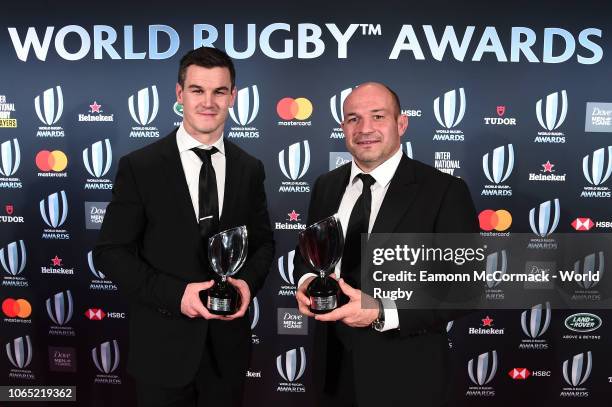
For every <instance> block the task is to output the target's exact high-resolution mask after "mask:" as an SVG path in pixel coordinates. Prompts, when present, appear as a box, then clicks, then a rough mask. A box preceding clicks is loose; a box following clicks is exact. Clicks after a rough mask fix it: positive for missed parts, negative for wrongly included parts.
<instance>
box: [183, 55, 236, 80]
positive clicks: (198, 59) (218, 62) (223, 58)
mask: <svg viewBox="0 0 612 407" xmlns="http://www.w3.org/2000/svg"><path fill="white" fill-rule="evenodd" d="M189 65H197V66H201V67H202V68H216V67H220V68H227V69H228V70H229V73H230V79H231V80H232V89H234V87H236V70H235V69H234V63H233V62H232V59H231V58H230V57H229V56H228V55H227V54H226V53H225V52H223V51H221V50H218V49H216V48H212V47H200V48H196V49H194V50H193V51H189V52H188V53H186V54H185V55H184V56H183V57H182V58H181V62H180V64H179V71H178V83H179V84H180V85H181V86H183V85H184V84H185V75H187V68H188V67H189Z"/></svg>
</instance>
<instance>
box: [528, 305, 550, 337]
mask: <svg viewBox="0 0 612 407" xmlns="http://www.w3.org/2000/svg"><path fill="white" fill-rule="evenodd" d="M549 326H550V303H549V302H546V305H545V309H544V310H543V309H542V304H537V305H534V306H533V307H531V309H528V310H527V311H523V312H522V313H521V327H522V328H523V332H524V333H525V335H527V336H528V337H529V338H532V339H536V338H539V337H540V336H542V335H544V334H545V333H546V331H547V330H548V327H549Z"/></svg>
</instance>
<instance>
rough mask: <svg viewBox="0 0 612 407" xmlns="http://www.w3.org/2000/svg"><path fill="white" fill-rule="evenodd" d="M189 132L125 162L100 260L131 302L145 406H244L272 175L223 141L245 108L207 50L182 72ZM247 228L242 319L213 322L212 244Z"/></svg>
mask: <svg viewBox="0 0 612 407" xmlns="http://www.w3.org/2000/svg"><path fill="white" fill-rule="evenodd" d="M176 97H177V101H178V103H181V104H182V105H183V123H182V124H181V126H180V127H179V128H178V129H176V130H174V131H173V132H172V133H170V134H169V135H168V136H166V137H164V138H163V139H161V140H159V141H158V142H156V143H153V144H151V145H148V146H146V147H144V148H142V149H140V150H137V151H134V152H132V153H130V154H128V155H126V156H124V157H122V158H121V160H120V161H119V169H118V172H117V178H116V180H115V184H114V188H113V198H112V202H111V203H110V204H109V205H108V208H107V210H106V215H105V218H104V223H103V225H102V230H101V232H100V236H99V240H98V244H97V245H96V247H95V250H94V259H95V262H96V265H97V266H98V267H99V268H100V270H101V271H102V272H103V273H104V274H106V275H108V276H109V277H110V278H111V279H112V280H113V281H117V282H118V286H119V290H120V291H121V292H122V294H123V295H125V296H126V298H128V299H129V301H130V306H131V307H130V312H129V314H128V315H129V316H130V335H129V337H130V346H129V358H128V371H129V372H130V373H131V374H132V375H133V376H134V377H135V379H136V383H137V392H138V399H139V404H140V405H143V406H202V405H206V406H214V405H233V406H240V405H241V402H242V400H241V399H242V393H243V385H244V381H245V376H246V370H247V367H248V361H249V356H250V349H251V348H250V345H251V333H250V326H249V321H248V318H246V317H245V312H246V311H247V309H248V306H249V303H250V301H251V299H252V298H253V297H254V296H255V294H256V293H257V291H258V290H259V289H260V288H261V286H262V285H263V283H264V280H265V278H266V275H267V273H268V271H269V268H270V264H271V262H272V258H273V256H274V241H273V237H272V231H271V228H270V219H269V216H268V209H267V203H266V195H265V190H264V178H265V174H264V167H263V165H262V163H261V162H260V161H259V160H257V159H256V158H254V157H252V156H250V155H248V154H247V153H246V152H244V151H243V150H241V149H240V148H239V147H237V146H236V145H234V144H233V143H231V142H229V141H227V140H224V138H223V128H224V124H225V121H226V119H227V116H228V108H230V107H232V106H233V104H234V99H235V97H236V87H235V72H234V66H233V63H232V61H231V59H230V58H229V57H228V56H227V55H226V54H225V53H224V52H222V51H219V50H216V49H214V48H199V49H196V50H193V51H191V52H189V53H188V54H186V55H185V56H184V57H183V58H182V59H181V62H180V68H179V79H178V83H177V85H176ZM241 225H246V226H247V230H248V257H247V260H246V263H245V264H244V266H243V267H242V269H241V270H240V271H239V272H238V274H236V275H235V276H234V278H230V279H229V281H230V282H231V284H233V285H234V286H235V287H236V289H237V290H238V292H239V295H240V304H241V305H240V307H239V309H238V310H237V311H236V313H234V314H232V315H228V316H218V315H215V314H212V313H210V312H209V311H208V309H207V308H206V307H205V306H204V305H203V304H202V302H201V300H200V297H199V294H200V292H201V291H204V290H207V289H209V288H210V287H211V286H212V285H213V284H214V281H213V272H212V271H211V269H210V266H209V263H208V254H207V250H206V249H205V248H206V244H207V241H208V238H209V237H210V236H211V235H213V234H214V233H217V232H219V231H222V230H226V229H229V228H232V227H236V226H241Z"/></svg>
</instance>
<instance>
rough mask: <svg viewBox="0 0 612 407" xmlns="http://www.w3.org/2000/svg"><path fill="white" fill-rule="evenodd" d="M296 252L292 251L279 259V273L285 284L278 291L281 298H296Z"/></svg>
mask: <svg viewBox="0 0 612 407" xmlns="http://www.w3.org/2000/svg"><path fill="white" fill-rule="evenodd" d="M294 257H295V250H291V251H290V252H289V253H287V255H286V256H280V257H279V258H278V273H279V274H280V276H281V278H282V279H283V281H284V282H285V284H283V285H281V287H280V289H279V290H278V295H279V296H291V297H293V296H295V290H296V286H295V281H294V279H293V259H294Z"/></svg>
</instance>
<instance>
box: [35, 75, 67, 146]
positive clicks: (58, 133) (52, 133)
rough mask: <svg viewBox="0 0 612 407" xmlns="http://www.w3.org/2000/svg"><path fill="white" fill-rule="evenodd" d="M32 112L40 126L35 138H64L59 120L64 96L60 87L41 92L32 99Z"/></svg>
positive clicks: (62, 109)
mask: <svg viewBox="0 0 612 407" xmlns="http://www.w3.org/2000/svg"><path fill="white" fill-rule="evenodd" d="M34 110H35V112H36V116H37V117H38V120H40V122H41V123H42V126H39V127H38V131H37V132H36V137H44V138H57V137H64V136H65V132H64V128H63V127H62V126H60V125H59V120H60V118H61V117H62V113H63V112H64V94H63V92H62V87H61V86H59V85H58V86H55V87H54V88H49V89H47V90H45V91H43V92H42V93H41V94H39V95H37V96H36V97H35V98H34Z"/></svg>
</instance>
